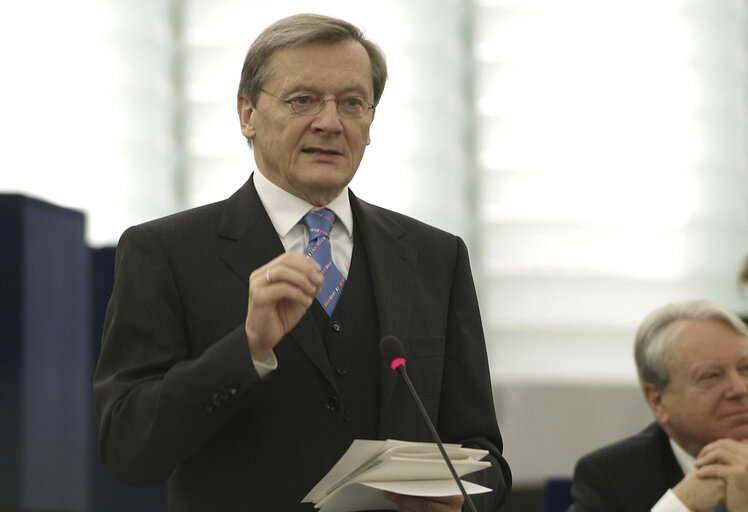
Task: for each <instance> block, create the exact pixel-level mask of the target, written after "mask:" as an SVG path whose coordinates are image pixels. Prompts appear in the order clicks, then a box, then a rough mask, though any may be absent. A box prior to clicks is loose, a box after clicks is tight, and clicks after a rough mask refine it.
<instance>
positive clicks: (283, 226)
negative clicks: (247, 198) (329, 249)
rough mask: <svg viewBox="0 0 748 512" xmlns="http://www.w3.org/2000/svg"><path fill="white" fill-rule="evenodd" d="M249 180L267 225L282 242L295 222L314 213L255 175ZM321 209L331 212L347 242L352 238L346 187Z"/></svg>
mask: <svg viewBox="0 0 748 512" xmlns="http://www.w3.org/2000/svg"><path fill="white" fill-rule="evenodd" d="M252 178H253V179H254V184H255V188H256V189H257V195H258V196H260V201H261V202H262V205H263V206H264V207H265V211H267V213H268V216H269V217H270V222H272V223H273V227H274V228H275V231H276V232H277V233H278V235H279V236H280V237H281V238H285V237H286V235H288V233H289V231H291V230H292V229H293V228H294V226H296V224H298V222H299V219H301V218H302V217H303V216H304V215H306V214H307V213H308V212H309V211H311V210H317V209H318V207H316V206H314V205H312V204H310V203H307V202H306V201H304V200H303V199H301V198H298V197H296V196H295V195H293V194H291V193H290V192H287V191H285V190H283V189H282V188H280V187H279V186H278V185H276V184H274V183H272V182H271V181H270V180H268V179H267V178H266V177H265V176H264V175H263V174H262V173H261V172H259V171H256V172H254V173H252ZM324 207H325V208H329V209H330V210H332V211H333V212H335V215H336V216H337V218H338V222H336V223H335V224H336V225H338V224H341V225H342V226H343V227H344V228H345V230H346V233H347V235H348V237H349V238H350V237H351V236H352V234H353V213H352V212H351V202H350V198H349V197H348V187H347V186H346V187H345V188H344V189H343V191H342V192H341V193H340V195H338V197H336V198H335V199H333V200H332V201H330V202H329V203H328V204H326V205H325V206H324Z"/></svg>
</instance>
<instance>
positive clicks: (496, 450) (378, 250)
mask: <svg viewBox="0 0 748 512" xmlns="http://www.w3.org/2000/svg"><path fill="white" fill-rule="evenodd" d="M351 207H352V210H353V215H354V221H355V225H356V228H355V229H356V230H357V231H355V235H354V236H355V244H357V245H356V246H357V247H359V245H358V244H362V246H363V247H365V248H366V253H367V255H368V260H369V262H370V263H369V267H370V272H371V277H372V279H371V280H372V285H373V288H374V295H375V300H376V307H377V313H378V317H379V318H378V319H379V325H380V330H381V334H382V335H387V334H392V335H394V336H397V337H399V338H400V340H402V342H403V345H404V347H405V351H406V353H407V355H408V357H409V359H408V369H409V370H408V371H409V374H410V376H411V379H412V380H413V381H414V384H415V386H416V388H417V389H418V390H419V392H420V393H421V396H422V399H423V402H424V404H425V406H426V409H427V410H428V411H429V413H430V415H431V417H432V419H435V423H436V424H437V429H438V430H439V433H440V435H441V437H442V439H443V440H444V441H445V442H456V443H463V444H466V445H468V446H473V447H480V448H484V449H487V450H489V452H490V457H489V460H490V461H491V462H492V468H491V469H490V470H487V471H484V472H482V473H481V474H480V475H478V478H477V479H476V480H477V481H479V482H480V483H483V484H484V485H487V486H489V487H491V488H492V489H495V490H494V492H493V493H490V494H488V495H486V496H484V497H482V498H479V499H478V500H477V501H478V502H481V500H482V501H483V505H482V510H495V509H497V508H498V506H499V505H500V504H502V503H503V502H504V501H505V500H506V498H507V495H508V492H509V489H510V486H511V476H510V471H509V468H508V465H507V464H506V462H505V461H504V459H503V458H502V455H501V449H502V442H501V436H500V434H499V429H498V425H497V423H496V417H495V412H494V406H493V399H492V393H491V382H490V378H489V369H488V364H487V357H486V349H485V344H484V339H483V332H482V326H481V322H480V316H479V311H478V305H477V300H476V295H475V290H474V285H473V280H472V276H471V272H470V266H469V262H468V256H467V251H466V248H465V245H464V243H463V242H462V241H461V240H460V239H459V238H458V237H455V236H453V235H449V234H447V233H445V232H442V231H439V230H437V229H435V228H432V227H429V226H427V225H425V224H423V223H420V222H418V221H415V220H413V219H410V218H408V217H405V216H403V215H399V214H396V213H393V212H390V211H387V210H384V209H381V208H378V207H374V206H372V205H369V204H367V203H365V202H363V201H361V200H359V199H357V198H356V197H355V196H354V195H353V194H352V193H351ZM355 250H358V249H355ZM282 252H283V246H282V244H281V243H280V240H279V238H278V236H277V234H276V233H275V231H274V229H273V226H272V224H271V222H270V219H269V217H268V215H267V213H266V212H265V210H264V208H263V207H262V204H261V202H260V201H259V197H258V196H257V192H256V190H255V188H254V184H253V182H252V180H251V179H250V180H249V181H248V182H247V183H246V184H245V185H244V186H243V187H242V188H241V189H239V190H238V191H237V192H236V193H235V194H234V195H233V196H232V197H230V198H229V199H228V200H226V201H222V202H219V203H215V204H212V205H207V206H204V207H200V208H196V209H192V210H188V211H186V212H182V213H179V214H175V215H172V216H170V217H167V218H164V219H159V220H155V221H151V222H148V223H146V224H143V225H140V226H135V227H132V228H130V229H128V230H127V231H126V232H125V233H124V234H123V235H122V238H121V239H120V242H119V244H118V248H117V257H116V267H115V284H114V291H113V293H112V297H111V301H110V304H109V308H108V311H107V317H106V321H105V327H104V339H103V346H102V353H101V357H100V359H99V364H98V367H97V371H96V375H95V377H94V398H95V405H96V413H97V418H98V423H99V430H100V441H99V449H100V450H99V451H100V454H101V457H102V460H103V461H104V464H105V466H106V467H107V468H108V469H109V471H110V472H111V473H112V474H113V475H114V476H115V477H116V478H118V479H119V480H121V481H122V482H124V483H126V484H130V485H152V484H156V483H159V482H162V481H164V480H166V479H167V478H168V480H169V503H170V506H169V509H170V510H175V511H177V510H178V511H180V512H181V511H207V510H210V511H223V510H231V511H233V510H242V511H243V510H253V511H254V510H282V511H289V510H313V509H312V507H311V506H310V505H303V506H302V505H299V501H300V500H301V499H302V498H303V496H304V495H305V494H306V493H307V491H309V490H310V489H311V487H312V486H313V485H314V484H315V483H316V482H317V480H319V479H320V478H321V477H322V476H324V474H325V473H326V472H327V471H328V470H329V468H330V467H331V466H332V465H333V464H334V462H335V461H336V460H337V459H338V458H339V457H340V455H341V454H342V453H343V452H344V451H345V449H346V448H347V447H348V445H349V444H350V442H351V441H352V437H355V435H354V436H346V435H343V434H341V426H340V425H341V422H340V411H337V412H335V411H334V408H331V407H329V405H330V399H331V398H333V399H334V396H335V394H336V389H335V379H334V378H333V373H332V369H331V367H330V364H329V362H328V360H327V356H326V353H325V346H324V343H323V341H322V338H321V335H320V332H319V330H318V329H317V327H316V325H315V322H314V319H313V315H312V314H311V312H307V314H306V315H305V317H304V318H302V320H301V321H300V322H299V323H298V324H297V325H296V327H294V328H293V329H292V331H291V332H290V333H289V334H288V335H286V336H285V337H284V338H283V339H282V340H281V342H280V343H279V344H278V346H277V347H276V353H277V355H278V359H279V368H278V369H277V370H276V371H275V372H273V373H272V374H271V375H270V376H268V377H266V378H265V379H260V377H259V376H258V375H257V373H256V371H255V370H254V366H253V363H252V361H251V357H250V354H249V350H248V348H247V343H246V339H245V335H244V317H245V315H246V308H247V294H248V278H249V274H250V273H251V272H252V270H253V269H255V268H257V267H259V266H261V265H263V264H265V263H266V262H267V261H269V260H271V259H272V258H274V257H275V256H277V255H279V254H281V253H282ZM343 293H345V291H344V292H343ZM361 313H362V314H366V313H369V312H361ZM377 364H379V365H381V394H380V396H381V403H380V404H379V425H375V426H373V429H372V430H373V431H378V432H379V434H380V438H382V439H385V438H397V439H412V440H423V441H429V440H430V436H429V433H428V430H427V428H426V427H425V426H424V424H423V419H422V418H421V417H420V415H419V413H418V411H417V409H416V407H414V405H413V402H412V398H411V397H410V395H409V394H408V391H407V388H406V387H405V386H404V384H403V382H401V381H400V380H399V379H398V376H397V374H396V372H393V371H392V370H390V369H389V368H387V367H386V366H385V365H384V364H383V363H381V362H379V361H378V362H377ZM360 398H361V400H367V397H365V396H362V397H360ZM326 405H327V406H326Z"/></svg>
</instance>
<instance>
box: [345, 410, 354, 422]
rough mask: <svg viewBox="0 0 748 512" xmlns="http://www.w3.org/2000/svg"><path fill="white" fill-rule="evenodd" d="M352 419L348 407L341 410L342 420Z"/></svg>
mask: <svg viewBox="0 0 748 512" xmlns="http://www.w3.org/2000/svg"><path fill="white" fill-rule="evenodd" d="M352 419H353V414H351V410H350V409H346V410H344V411H343V421H351V420H352Z"/></svg>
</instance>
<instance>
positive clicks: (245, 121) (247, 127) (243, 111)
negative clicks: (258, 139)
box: [236, 96, 256, 140]
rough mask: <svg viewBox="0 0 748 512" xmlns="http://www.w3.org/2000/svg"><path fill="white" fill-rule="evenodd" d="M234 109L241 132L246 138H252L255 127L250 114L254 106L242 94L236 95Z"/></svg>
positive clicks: (253, 110) (252, 112)
mask: <svg viewBox="0 0 748 512" xmlns="http://www.w3.org/2000/svg"><path fill="white" fill-rule="evenodd" d="M236 111H237V113H238V114H239V123H240V124H241V128H242V133H243V134H244V136H245V137H246V138H247V140H250V139H254V137H255V133H256V132H255V127H254V123H253V122H252V115H253V114H254V112H255V108H254V106H253V105H252V103H250V101H249V100H248V99H247V98H243V97H242V96H237V97H236Z"/></svg>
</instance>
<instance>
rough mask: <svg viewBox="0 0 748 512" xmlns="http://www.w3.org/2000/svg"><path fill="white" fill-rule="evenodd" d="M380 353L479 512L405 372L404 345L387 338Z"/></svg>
mask: <svg viewBox="0 0 748 512" xmlns="http://www.w3.org/2000/svg"><path fill="white" fill-rule="evenodd" d="M379 353H380V354H382V359H384V362H385V363H387V364H388V365H389V366H390V368H392V369H393V370H395V371H397V373H399V374H400V375H401V376H402V377H403V380H404V381H405V384H406V385H407V386H408V389H409V390H410V394H411V395H413V400H415V402H416V405H418V409H419V410H420V411H421V415H422V416H423V419H424V420H426V425H428V427H429V430H431V435H432V436H433V437H434V441H436V445H437V446H438V447H439V451H440V452H441V454H442V458H444V462H446V463H447V467H448V468H449V472H450V473H452V478H453V479H454V481H455V482H456V483H457V486H458V487H459V488H460V492H461V493H462V496H463V498H465V502H466V503H467V504H468V506H469V507H470V510H472V511H473V512H478V511H477V510H476V508H475V505H474V504H473V500H472V499H470V495H469V494H468V493H467V492H465V487H464V486H463V485H462V481H461V480H460V477H458V476H457V472H456V471H455V468H454V466H453V465H452V461H451V460H449V457H448V456H447V452H446V451H445V450H444V445H443V444H442V440H441V439H440V438H439V434H438V433H437V432H436V428H434V424H433V423H432V422H431V418H429V415H428V413H427V412H426V408H425V407H424V406H423V402H421V398H420V397H419V396H418V393H417V392H416V388H415V387H413V383H412V382H411V381H410V377H408V372H406V371H405V349H404V348H403V344H402V343H401V342H400V340H399V339H398V338H396V337H395V336H389V335H388V336H385V337H384V338H382V340H381V341H380V342H379Z"/></svg>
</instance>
